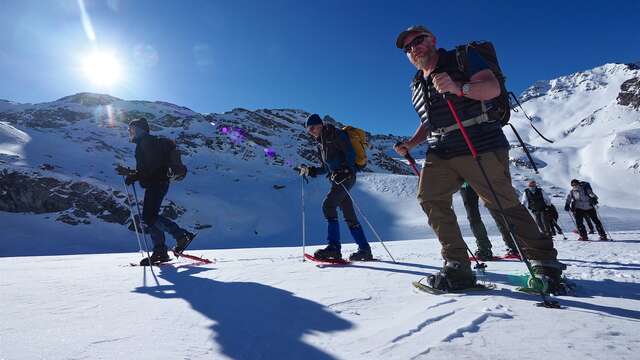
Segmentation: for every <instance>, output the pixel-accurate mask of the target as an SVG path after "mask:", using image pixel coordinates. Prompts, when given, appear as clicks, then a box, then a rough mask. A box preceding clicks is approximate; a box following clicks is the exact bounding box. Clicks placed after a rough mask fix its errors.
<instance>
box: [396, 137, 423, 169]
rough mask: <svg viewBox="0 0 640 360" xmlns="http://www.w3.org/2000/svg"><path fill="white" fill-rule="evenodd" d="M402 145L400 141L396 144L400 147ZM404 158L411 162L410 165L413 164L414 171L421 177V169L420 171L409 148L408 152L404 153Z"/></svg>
mask: <svg viewBox="0 0 640 360" xmlns="http://www.w3.org/2000/svg"><path fill="white" fill-rule="evenodd" d="M400 145H402V142H400V141H398V142H397V143H396V145H395V146H396V147H399V146H400ZM404 158H405V159H406V160H407V161H408V162H409V166H411V169H413V173H414V174H416V176H418V177H419V176H420V171H418V167H417V166H416V159H414V158H413V156H411V154H410V153H409V150H407V153H406V154H404Z"/></svg>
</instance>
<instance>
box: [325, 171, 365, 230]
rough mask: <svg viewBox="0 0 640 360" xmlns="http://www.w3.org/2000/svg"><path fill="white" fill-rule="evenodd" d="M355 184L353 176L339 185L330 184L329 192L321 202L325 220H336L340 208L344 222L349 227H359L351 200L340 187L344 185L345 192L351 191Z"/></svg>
mask: <svg viewBox="0 0 640 360" xmlns="http://www.w3.org/2000/svg"><path fill="white" fill-rule="evenodd" d="M355 183H356V177H355V175H354V176H352V177H351V178H349V179H347V180H345V181H344V182H342V184H341V185H338V184H336V183H334V182H331V190H329V193H327V196H325V198H324V201H323V202H322V212H323V213H324V217H325V218H326V219H327V220H338V208H340V210H342V215H343V216H344V220H345V221H346V222H347V225H349V227H354V226H357V225H359V222H358V217H357V216H356V212H355V211H354V209H353V203H352V202H351V198H350V197H349V194H347V192H346V191H345V190H344V188H343V187H342V185H344V187H346V188H347V190H351V188H352V187H353V185H355Z"/></svg>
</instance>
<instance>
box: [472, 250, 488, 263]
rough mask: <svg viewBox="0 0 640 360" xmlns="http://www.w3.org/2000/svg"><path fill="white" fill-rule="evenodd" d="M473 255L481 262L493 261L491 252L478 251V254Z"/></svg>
mask: <svg viewBox="0 0 640 360" xmlns="http://www.w3.org/2000/svg"><path fill="white" fill-rule="evenodd" d="M473 255H474V256H475V257H476V259H478V260H479V261H491V260H493V253H492V252H491V250H476V252H475V253H473Z"/></svg>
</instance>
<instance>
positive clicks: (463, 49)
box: [456, 44, 469, 78]
mask: <svg viewBox="0 0 640 360" xmlns="http://www.w3.org/2000/svg"><path fill="white" fill-rule="evenodd" d="M468 54H469V44H465V45H458V46H456V62H457V63H458V70H460V72H461V73H463V74H464V75H465V76H466V77H467V78H469V74H468V73H467V69H469V56H468Z"/></svg>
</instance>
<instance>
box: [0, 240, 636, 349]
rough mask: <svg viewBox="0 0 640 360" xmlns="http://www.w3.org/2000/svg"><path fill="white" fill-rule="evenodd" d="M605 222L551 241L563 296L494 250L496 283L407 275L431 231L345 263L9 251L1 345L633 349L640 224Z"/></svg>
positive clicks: (235, 253) (232, 254)
mask: <svg viewBox="0 0 640 360" xmlns="http://www.w3.org/2000/svg"><path fill="white" fill-rule="evenodd" d="M612 236H613V237H614V238H615V239H616V241H615V242H587V243H585V242H579V241H575V238H576V236H575V235H574V234H570V235H569V238H570V240H567V241H563V240H556V246H557V247H558V250H559V253H560V259H562V261H564V262H565V263H567V264H568V265H569V267H568V270H567V271H566V274H567V276H569V277H570V278H572V279H574V280H575V282H576V283H577V284H578V287H579V290H578V292H579V296H577V297H560V298H558V299H559V300H560V302H561V304H562V305H563V307H564V309H561V310H557V309H545V308H539V307H536V306H534V305H535V303H537V302H538V301H539V298H538V297H537V296H533V295H528V294H523V293H520V292H515V291H514V287H515V285H516V284H517V283H518V282H519V279H520V278H519V276H518V275H520V274H522V273H523V271H524V266H523V264H522V263H519V262H508V261H503V262H491V263H489V268H488V271H487V274H486V276H484V277H483V279H484V280H485V281H490V282H492V283H496V284H497V285H498V288H497V289H496V290H492V291H488V292H475V293H471V294H467V295H460V294H448V295H440V296H436V295H430V294H425V293H422V292H419V291H417V290H415V289H413V287H412V286H411V282H412V281H415V280H418V279H420V278H421V277H422V276H424V274H425V273H428V272H433V271H436V270H437V269H438V268H439V266H440V265H441V264H440V255H439V250H440V246H439V244H438V243H437V240H435V239H424V240H413V241H396V242H390V243H387V247H388V248H389V250H390V251H391V253H392V254H393V255H394V257H395V258H396V261H397V263H396V264H394V263H392V262H391V261H390V260H389V257H388V256H387V255H386V253H385V252H384V250H383V249H382V247H381V246H380V245H379V244H374V246H373V251H374V254H375V256H376V257H379V258H380V259H381V261H378V262H369V263H356V264H354V265H351V266H347V267H339V266H333V267H324V268H319V267H317V266H316V265H315V264H314V263H310V262H308V261H307V262H302V261H301V252H302V249H301V248H299V247H292V248H262V249H260V248H256V249H234V250H207V251H195V252H194V254H197V255H204V256H207V257H211V258H215V259H216V260H217V261H216V263H215V264H211V265H202V266H193V265H191V264H190V262H189V261H182V260H180V261H177V262H175V263H174V264H172V265H167V266H162V267H160V268H154V273H151V272H150V270H149V269H145V268H140V267H130V266H128V265H127V264H128V263H129V262H130V261H138V259H139V258H140V255H139V254H136V253H121V254H102V255H69V256H47V257H16V258H3V259H1V260H0V273H1V274H2V278H1V279H0V287H1V288H2V292H1V293H0V294H1V295H0V297H1V299H2V301H1V302H2V322H1V323H0V334H1V336H0V359H7V360H8V359H114V358H121V359H402V360H406V359H446V358H454V359H516V358H517V359H637V354H638V351H640V336H639V335H638V328H639V327H638V326H639V323H640V251H639V249H640V247H638V245H639V244H640V232H639V231H626V232H625V231H619V232H613V233H612ZM467 240H468V241H469V242H471V241H472V240H471V239H467ZM492 241H493V243H494V247H498V248H499V247H500V244H499V242H500V240H498V239H496V238H493V239H492ZM314 249H315V248H307V251H308V252H311V251H313V250H314ZM352 249H353V247H352V246H346V247H345V249H344V250H345V251H350V250H352Z"/></svg>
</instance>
